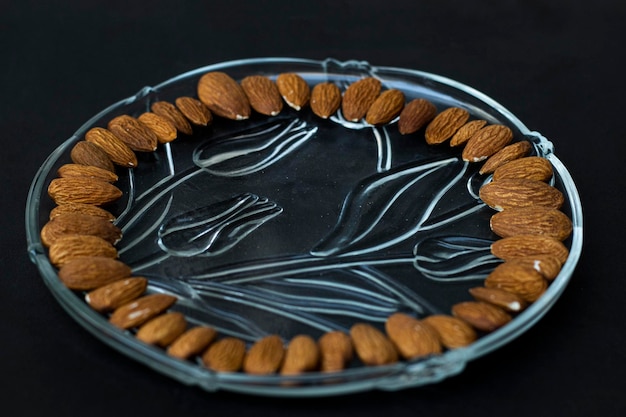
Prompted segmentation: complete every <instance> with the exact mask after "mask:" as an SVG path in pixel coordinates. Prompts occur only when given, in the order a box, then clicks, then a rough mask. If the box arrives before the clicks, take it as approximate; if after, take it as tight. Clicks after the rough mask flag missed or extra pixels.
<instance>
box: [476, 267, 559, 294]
mask: <svg viewBox="0 0 626 417" xmlns="http://www.w3.org/2000/svg"><path fill="white" fill-rule="evenodd" d="M485 287H487V288H497V289H500V290H504V291H506V292H510V293H513V294H517V295H519V296H520V297H521V298H523V299H524V300H525V301H527V302H529V303H532V302H534V301H537V299H538V298H539V297H540V296H541V294H543V293H544V292H545V291H546V289H547V288H548V282H547V281H546V280H545V278H544V277H543V275H541V274H540V273H539V272H537V271H536V270H535V269H533V268H528V267H525V266H523V265H519V264H515V263H509V262H504V263H503V264H500V265H498V266H497V267H496V268H495V269H494V270H493V271H491V273H490V274H489V275H488V276H487V278H486V279H485Z"/></svg>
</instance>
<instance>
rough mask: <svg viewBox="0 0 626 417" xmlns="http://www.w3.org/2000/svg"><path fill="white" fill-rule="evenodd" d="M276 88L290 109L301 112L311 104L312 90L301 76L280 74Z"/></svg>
mask: <svg viewBox="0 0 626 417" xmlns="http://www.w3.org/2000/svg"><path fill="white" fill-rule="evenodd" d="M276 86H277V87H278V92H279V93H280V95H281V96H282V98H283V100H285V103H287V105H288V106H289V107H291V108H293V109H295V110H298V111H299V110H301V109H302V108H303V107H304V106H306V105H307V104H308V103H309V100H310V98H311V89H310V88H309V85H308V84H307V82H306V81H305V80H304V78H302V77H301V76H300V75H298V74H294V73H283V74H279V75H278V77H276Z"/></svg>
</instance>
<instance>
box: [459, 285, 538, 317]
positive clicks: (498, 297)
mask: <svg viewBox="0 0 626 417" xmlns="http://www.w3.org/2000/svg"><path fill="white" fill-rule="evenodd" d="M469 293H470V294H471V295H472V297H474V298H475V299H476V301H484V302H486V303H489V304H493V305H495V306H498V307H500V308H501V309H503V310H504V311H508V312H509V313H519V312H520V311H522V310H524V309H525V308H526V307H527V303H526V301H525V300H524V299H523V298H522V297H520V296H519V295H517V294H514V293H511V292H508V291H505V290H502V289H499V288H486V287H474V288H470V290H469Z"/></svg>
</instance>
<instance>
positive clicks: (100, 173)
mask: <svg viewBox="0 0 626 417" xmlns="http://www.w3.org/2000/svg"><path fill="white" fill-rule="evenodd" d="M57 174H59V177H61V178H68V177H84V178H93V179H96V180H100V181H105V182H109V183H113V182H116V181H117V180H118V176H117V175H116V174H115V173H114V172H113V171H109V170H107V169H102V168H98V167H96V166H89V165H79V164H65V165H62V166H61V167H60V168H59V169H58V170H57Z"/></svg>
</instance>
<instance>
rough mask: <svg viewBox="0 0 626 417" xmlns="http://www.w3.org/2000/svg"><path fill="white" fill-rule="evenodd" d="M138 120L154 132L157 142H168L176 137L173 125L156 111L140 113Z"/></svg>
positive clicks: (176, 132) (176, 133)
mask: <svg viewBox="0 0 626 417" xmlns="http://www.w3.org/2000/svg"><path fill="white" fill-rule="evenodd" d="M138 120H139V121H140V122H141V123H143V124H144V125H146V126H147V127H148V128H149V129H150V130H152V131H153V132H154V134H155V135H156V136H157V139H158V141H159V143H168V142H171V141H173V140H174V139H176V138H177V137H178V131H177V130H176V128H175V127H174V125H173V124H172V123H171V122H170V121H169V120H167V119H166V118H164V117H163V116H159V115H158V114H156V113H152V112H145V113H142V114H140V115H139V117H138Z"/></svg>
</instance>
